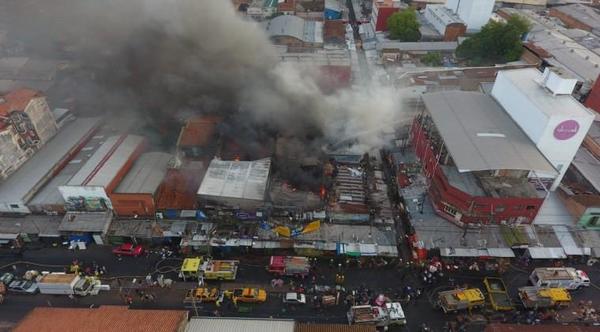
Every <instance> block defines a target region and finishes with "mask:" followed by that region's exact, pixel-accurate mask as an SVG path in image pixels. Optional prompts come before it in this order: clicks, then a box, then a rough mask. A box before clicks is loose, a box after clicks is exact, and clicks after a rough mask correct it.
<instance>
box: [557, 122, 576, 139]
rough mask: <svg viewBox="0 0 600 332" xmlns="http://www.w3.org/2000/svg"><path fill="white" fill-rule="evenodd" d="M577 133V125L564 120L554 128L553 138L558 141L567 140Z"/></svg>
mask: <svg viewBox="0 0 600 332" xmlns="http://www.w3.org/2000/svg"><path fill="white" fill-rule="evenodd" d="M578 131H579V123H577V121H575V120H566V121H563V122H561V123H559V124H558V126H556V128H554V137H555V138H556V139H558V140H561V141H564V140H567V139H569V138H571V137H573V136H575V134H577V132H578Z"/></svg>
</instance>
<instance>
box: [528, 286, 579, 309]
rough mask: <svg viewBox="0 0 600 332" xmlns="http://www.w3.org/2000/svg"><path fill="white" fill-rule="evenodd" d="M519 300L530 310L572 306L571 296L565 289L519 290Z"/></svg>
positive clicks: (533, 288)
mask: <svg viewBox="0 0 600 332" xmlns="http://www.w3.org/2000/svg"><path fill="white" fill-rule="evenodd" d="M519 298H520V299H521V301H522V302H523V306H524V307H525V308H528V309H538V308H539V309H541V308H552V307H566V306H568V305H569V304H571V294H569V291H568V290H567V289H565V288H538V287H535V286H528V287H521V288H519Z"/></svg>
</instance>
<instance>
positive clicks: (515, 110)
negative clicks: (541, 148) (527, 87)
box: [492, 71, 549, 143]
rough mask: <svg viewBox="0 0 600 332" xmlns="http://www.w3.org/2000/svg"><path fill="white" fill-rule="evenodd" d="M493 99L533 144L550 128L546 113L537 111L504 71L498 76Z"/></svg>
mask: <svg viewBox="0 0 600 332" xmlns="http://www.w3.org/2000/svg"><path fill="white" fill-rule="evenodd" d="M492 97H494V98H495V99H496V101H498V103H499V104H500V105H501V106H502V107H503V108H504V110H505V111H506V112H507V113H508V114H509V115H510V116H511V118H513V119H514V120H515V122H516V123H517V124H518V125H519V126H520V127H521V129H522V130H523V131H524V132H525V134H527V136H529V138H530V139H531V140H532V141H533V142H536V143H537V142H538V141H539V139H540V138H541V137H542V135H543V134H544V130H545V129H546V127H547V126H548V121H549V119H548V117H547V116H546V114H545V113H544V112H541V111H539V110H537V108H536V107H535V105H534V104H533V103H532V102H531V101H530V100H529V99H528V98H527V96H525V95H524V94H523V93H522V92H521V91H520V90H519V89H517V88H516V87H515V86H514V85H513V84H512V82H511V81H510V80H509V79H508V78H506V76H505V75H504V74H503V73H502V71H499V72H498V76H496V82H495V83H494V87H493V88H492Z"/></svg>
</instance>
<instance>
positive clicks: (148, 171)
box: [114, 152, 195, 212]
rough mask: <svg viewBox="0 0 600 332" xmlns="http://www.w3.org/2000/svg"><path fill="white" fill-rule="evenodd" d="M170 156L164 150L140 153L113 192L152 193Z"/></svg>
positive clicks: (160, 179) (162, 176)
mask: <svg viewBox="0 0 600 332" xmlns="http://www.w3.org/2000/svg"><path fill="white" fill-rule="evenodd" d="M172 157H173V156H172V155H170V154H168V153H164V152H148V153H144V154H142V155H141V156H140V158H139V159H138V160H137V161H136V162H135V163H134V164H133V167H132V168H131V170H129V172H128V173H127V175H126V176H125V177H124V178H123V180H122V181H121V183H119V185H118V186H117V188H116V189H115V191H114V192H115V193H124V194H128V193H129V194H131V193H134V194H154V193H155V192H156V190H157V189H158V186H159V185H160V183H161V182H162V180H163V178H164V177H165V174H166V173H167V168H168V166H169V161H171V159H172ZM194 212H195V211H194Z"/></svg>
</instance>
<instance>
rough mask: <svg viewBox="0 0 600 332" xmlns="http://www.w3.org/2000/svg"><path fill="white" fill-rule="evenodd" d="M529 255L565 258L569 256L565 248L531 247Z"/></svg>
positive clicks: (533, 256)
mask: <svg viewBox="0 0 600 332" xmlns="http://www.w3.org/2000/svg"><path fill="white" fill-rule="evenodd" d="M527 251H528V252H529V256H531V258H533V259H564V258H567V255H565V251H564V250H563V248H546V247H529V248H527Z"/></svg>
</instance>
